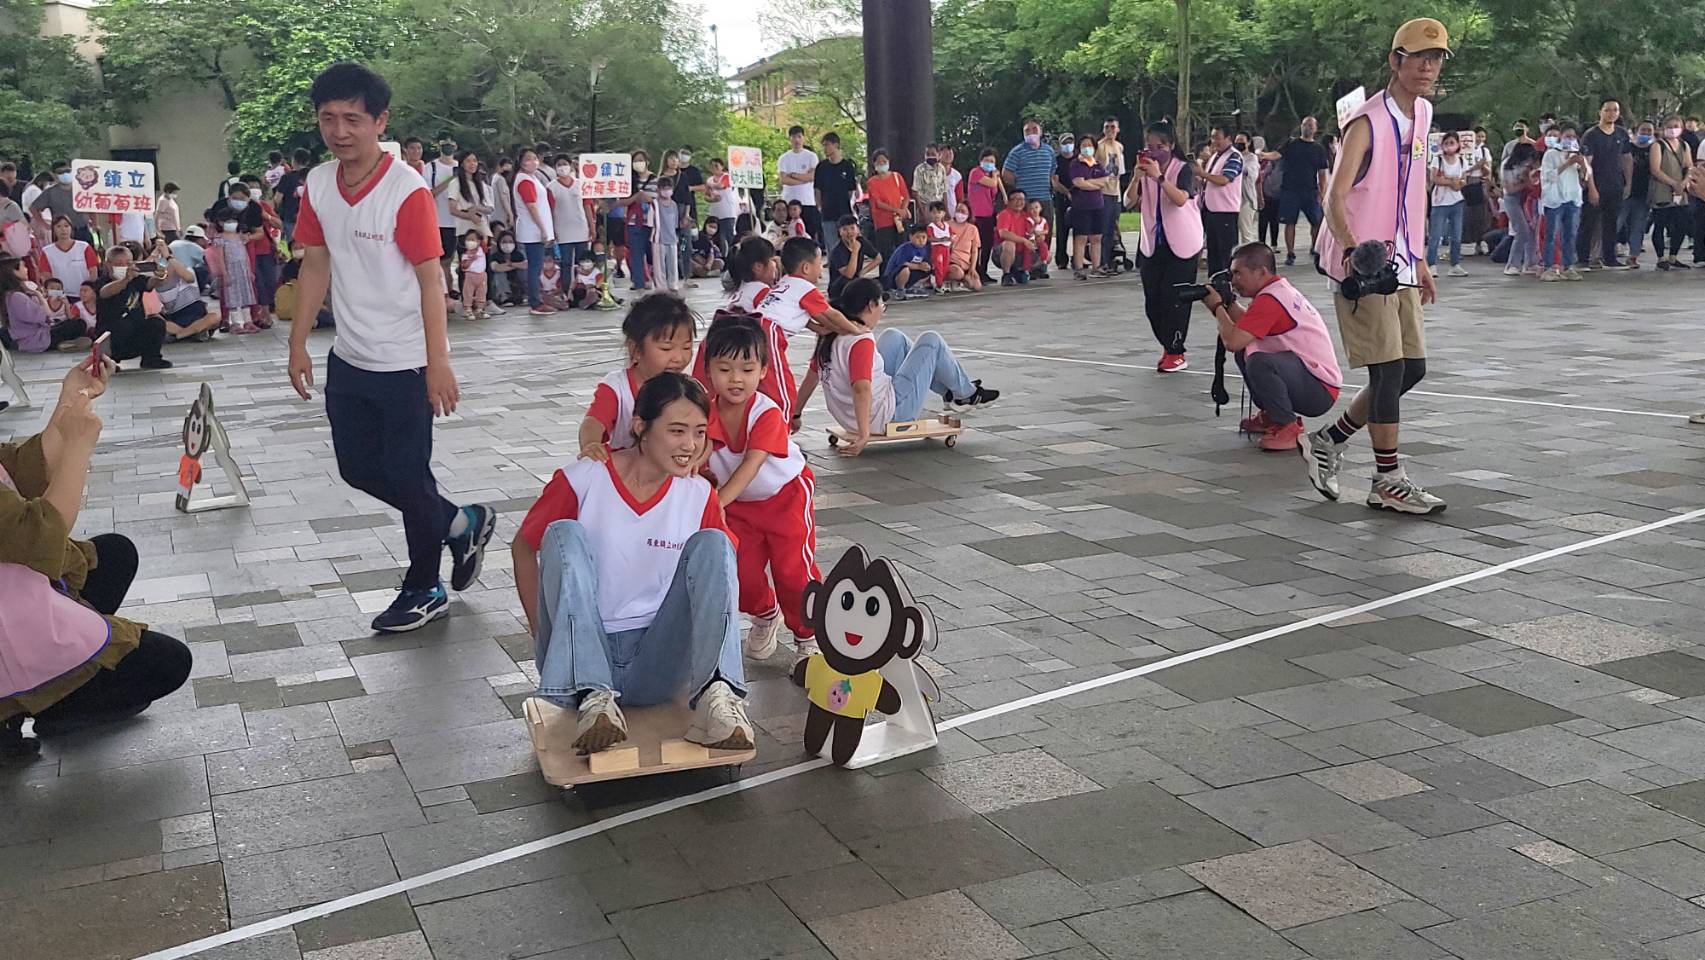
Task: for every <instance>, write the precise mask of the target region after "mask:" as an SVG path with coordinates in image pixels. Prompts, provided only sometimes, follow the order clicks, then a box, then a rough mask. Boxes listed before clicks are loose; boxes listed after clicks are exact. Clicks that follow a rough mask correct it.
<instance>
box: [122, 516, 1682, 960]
mask: <svg viewBox="0 0 1705 960" xmlns="http://www.w3.org/2000/svg"><path fill="white" fill-rule="evenodd" d="M1702 517H1705V508H1702V509H1698V510H1690V511H1688V512H1687V513H1681V514H1676V515H1674V516H1670V517H1665V518H1664V519H1662V520H1654V521H1652V522H1651V523H1646V524H1642V525H1640V526H1638V527H1631V528H1629V529H1627V530H1620V531H1617V532H1616V533H1607V534H1605V535H1603V536H1599V537H1593V538H1592V539H1590V540H1582V541H1580V542H1578V543H1571V544H1567V545H1564V546H1561V547H1553V548H1551V549H1550V550H1544V551H1541V552H1539V553H1536V554H1533V555H1531V556H1526V557H1520V558H1517V559H1515V560H1507V561H1505V562H1503V563H1499V564H1494V565H1493V566H1489V567H1486V568H1484V569H1481V570H1476V571H1474V572H1472V573H1465V574H1462V575H1460V576H1455V577H1451V578H1449V579H1447V580H1440V581H1438V582H1436V583H1430V584H1427V585H1426V586H1422V587H1416V588H1415V589H1413V590H1405V591H1403V592H1402V593H1398V594H1393V595H1392V596H1389V597H1386V598H1385V599H1383V600H1371V601H1369V602H1367V603H1364V604H1360V605H1358V606H1354V607H1347V608H1345V609H1343V610H1335V611H1333V612H1331V613H1323V614H1320V615H1318V616H1314V617H1309V618H1308V619H1307V620H1301V621H1298V622H1296V623H1291V624H1286V625H1284V626H1281V627H1274V628H1273V629H1271V630H1264V631H1262V632H1260V633H1255V634H1250V635H1249V636H1247V637H1240V638H1238V639H1236V640H1227V641H1226V642H1224V643H1220V644H1216V645H1214V646H1211V647H1204V648H1202V649H1200V650H1192V651H1190V652H1188V653H1181V654H1178V655H1177V656H1173V657H1167V658H1166V659H1164V660H1157V661H1155V662H1153V663H1148V664H1144V665H1143V666H1140V667H1133V668H1131V669H1129V670H1122V671H1120V672H1118V673H1112V674H1108V675H1107V676H1105V677H1097V678H1095V679H1093V680H1084V681H1080V682H1078V683H1074V684H1070V685H1069V686H1064V687H1061V688H1059V689H1058V690H1049V691H1046V692H1044V693H1038V694H1033V695H1031V696H1028V697H1020V698H1019V699H1017V700H1012V701H1009V702H1007V703H1002V704H997V705H995V706H992V707H986V708H984V709H982V710H975V711H972V712H971V713H967V714H962V715H960V716H957V717H954V718H953V719H951V720H946V721H943V722H942V723H941V724H940V725H939V727H938V729H941V730H953V729H956V728H958V727H963V726H965V725H967V724H971V723H976V722H977V721H979V720H987V719H989V718H990V717H998V716H1001V715H1003V714H1008V713H1012V712H1013V711H1015V710H1023V709H1026V708H1028V707H1033V706H1036V705H1038V704H1043V703H1050V702H1052V701H1055V700H1059V699H1061V698H1064V697H1069V696H1071V695H1072V694H1075V693H1083V692H1085V691H1088V690H1095V689H1098V688H1100V687H1105V686H1108V685H1109V684H1114V683H1119V682H1121V681H1123V680H1129V679H1131V678H1132V677H1140V676H1143V675H1145V674H1149V673H1154V672H1155V671H1157V670H1165V669H1166V668H1167V667H1175V666H1178V665H1179V664H1183V663H1190V662H1191V661H1194V660H1201V659H1203V658H1205V657H1211V656H1213V655H1215V654H1218V653H1224V652H1226V651H1228V650H1236V649H1237V648H1239V647H1247V646H1249V645H1250V644H1253V643H1259V642H1261V641H1262V640H1269V639H1272V638H1273V637H1278V636H1283V635H1285V634H1288V633H1295V632H1297V631H1298V630H1306V629H1308V628H1309V627H1315V626H1321V625H1323V624H1328V623H1332V622H1334V621H1337V620H1343V619H1346V618H1349V617H1354V616H1359V615H1360V614H1364V613H1368V612H1371V611H1374V610H1379V609H1383V608H1385V607H1389V606H1392V605H1394V604H1398V603H1403V602H1405V601H1408V600H1413V599H1415V598H1417V597H1424V596H1428V595H1430V594H1434V593H1438V592H1439V591H1441V590H1449V589H1452V588H1453V587H1460V586H1462V585H1464V584H1468V583H1474V582H1475V581H1478V580H1485V579H1487V578H1488V577H1495V576H1497V575H1499V574H1501V573H1507V572H1509V571H1511V570H1516V569H1519V568H1521V567H1526V566H1531V565H1533V564H1536V563H1542V562H1544V561H1546V560H1550V559H1553V558H1555V557H1561V556H1564V555H1567V554H1571V553H1578V552H1580V551H1582V550H1590V549H1591V548H1593V547H1597V546H1601V545H1603V544H1606V543H1612V542H1614V541H1617V540H1624V539H1627V538H1629V537H1634V536H1638V535H1640V534H1642V533H1650V532H1651V531H1653V530H1661V529H1663V528H1665V527H1672V526H1675V525H1676V524H1680V523H1690V522H1692V521H1694V520H1698V519H1700V518H1702ZM827 765H828V761H827V760H823V759H821V758H814V759H811V760H806V761H804V762H801V763H796V764H793V765H792V766H788V767H782V768H780V769H778V770H771V771H769V772H768V773H763V774H759V775H757V776H755V777H751V778H750V779H746V780H739V781H736V782H735V783H730V784H724V785H723V786H720V787H712V788H710V789H708V790H701V791H699V792H698V793H690V794H687V795H686V796H682V797H676V798H674V799H672V800H665V801H663V802H661V803H655V804H652V805H651V806H648V807H641V808H639V809H637V810H630V811H628V812H627V813H623V814H619V815H617V816H614V817H611V818H609V819H608V820H600V821H598V822H597V823H589V824H587V825H585V826H583V827H576V828H574V829H573V830H566V831H563V832H562V833H557V834H552V835H551V836H548V837H541V838H539V839H537V840H533V841H529V842H527V843H523V844H519V845H517V846H513V847H509V848H507V849H504V850H498V851H495V852H492V853H488V854H486V855H485V856H482V857H475V858H474V859H472V860H465V861H463V862H461V863H454V864H451V865H450V866H447V867H440V868H439V869H437V870H434V871H432V872H430V873H423V874H420V875H419V876H414V877H409V878H408V879H406V880H398V881H396V882H395V883H388V884H386V885H384V886H382V887H375V888H373V889H372V890H365V891H363V892H361V893H356V894H351V895H349V896H346V897H340V898H339V899H336V900H332V901H328V902H326V903H322V904H319V905H317V906H312V907H304V908H302V909H300V910H293V911H291V912H290V913H285V914H281V915H279V916H276V917H273V918H272V919H270V920H262V921H259V922H257V923H251V924H248V925H247V926H242V927H238V928H236V929H234V930H228V931H226V932H224V933H220V934H215V935H214V936H211V937H204V938H202V939H200V940H195V941H192V942H190V943H186V944H182V945H181V946H176V947H169V948H167V949H165V950H159V951H156V952H154V953H150V954H147V955H146V956H143V957H140V958H138V960H181V958H183V957H192V956H195V955H196V954H198V953H202V952H203V951H206V950H212V949H213V948H215V947H222V946H225V945H227V944H231V943H237V942H240V941H243V940H248V939H250V938H252V937H258V936H261V935H262V934H267V933H271V932H273V931H274V930H282V929H284V928H285V927H289V926H293V925H295V924H298V923H302V922H304V921H307V920H315V919H318V918H320V917H325V916H330V915H331V914H334V913H338V912H340V911H343V910H348V909H349V908H351V907H358V906H361V905H362V904H365V903H372V902H373V901H375V900H380V899H383V898H385V897H390V896H395V895H396V894H399V893H407V892H408V891H410V890H418V889H420V888H421V887H424V886H428V885H430V884H434V883H441V882H443V881H445V880H451V879H454V878H456V877H461V876H465V875H467V874H469V873H473V872H474V871H476V870H483V869H485V868H486V867H491V866H496V865H498V864H500V863H508V862H509V861H511V860H516V859H519V858H521V857H525V856H528V855H530V854H534V853H538V852H539V851H541V850H549V849H551V848H552V847H560V846H562V845H563V844H565V843H572V842H574V841H576V840H583V839H585V838H587V837H591V836H596V835H597V834H600V833H604V832H606V831H608V830H612V829H614V828H616V827H620V826H626V825H627V824H630V823H638V822H640V821H642V820H649V819H650V818H652V817H655V816H659V815H661V814H665V813H669V812H671V811H674V810H680V809H683V808H685V807H691V806H696V805H698V804H701V803H704V802H706V801H707V800H715V799H717V798H719V797H726V796H730V795H733V794H736V793H741V792H743V791H746V790H753V789H756V788H758V787H762V786H766V785H768V784H771V783H776V782H778V781H781V780H787V779H790V778H792V777H796V776H798V775H800V774H802V773H808V772H810V771H812V770H816V769H819V768H821V767H825V766H827Z"/></svg>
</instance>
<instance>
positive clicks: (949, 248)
mask: <svg viewBox="0 0 1705 960" xmlns="http://www.w3.org/2000/svg"><path fill="white" fill-rule="evenodd" d="M928 229H929V265H930V270H931V271H932V275H933V277H934V279H935V288H936V289H937V290H941V289H944V288H945V287H946V286H947V269H948V268H949V267H951V266H952V265H953V225H952V224H950V223H948V222H947V204H945V203H943V202H942V201H940V200H937V201H936V202H934V203H932V204H930V205H929V228H928Z"/></svg>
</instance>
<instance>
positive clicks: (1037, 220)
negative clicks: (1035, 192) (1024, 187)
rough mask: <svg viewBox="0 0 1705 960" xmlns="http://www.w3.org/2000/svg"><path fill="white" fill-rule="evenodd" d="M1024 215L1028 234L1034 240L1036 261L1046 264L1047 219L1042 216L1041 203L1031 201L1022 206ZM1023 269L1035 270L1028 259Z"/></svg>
mask: <svg viewBox="0 0 1705 960" xmlns="http://www.w3.org/2000/svg"><path fill="white" fill-rule="evenodd" d="M1024 215H1025V216H1026V217H1028V218H1029V220H1030V234H1031V236H1033V237H1035V238H1036V249H1037V251H1038V252H1039V255H1038V258H1037V259H1038V261H1039V262H1043V263H1045V262H1047V259H1048V255H1047V254H1048V246H1049V244H1048V218H1047V217H1044V216H1042V201H1040V200H1032V201H1030V202H1029V203H1027V204H1025V205H1024ZM1026 252H1028V251H1026ZM1024 269H1025V270H1026V271H1028V270H1033V269H1035V266H1034V265H1033V264H1032V263H1031V262H1030V261H1029V258H1028V257H1027V258H1026V262H1025V264H1024Z"/></svg>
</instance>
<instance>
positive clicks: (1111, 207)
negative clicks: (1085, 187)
mask: <svg viewBox="0 0 1705 960" xmlns="http://www.w3.org/2000/svg"><path fill="white" fill-rule="evenodd" d="M1081 153H1082V151H1081V150H1080V151H1079V154H1080V155H1081ZM1095 162H1096V163H1097V164H1099V165H1100V166H1101V167H1102V168H1103V169H1104V170H1106V171H1107V177H1106V180H1105V181H1104V182H1103V184H1102V187H1101V195H1102V196H1103V197H1105V198H1106V199H1105V200H1103V201H1102V204H1101V223H1100V225H1099V227H1098V229H1097V231H1096V232H1097V233H1099V234H1100V235H1101V267H1100V269H1098V270H1097V271H1096V273H1098V274H1099V275H1101V276H1108V277H1111V276H1113V275H1115V274H1117V273H1118V272H1119V271H1118V270H1117V269H1116V268H1115V267H1114V266H1113V251H1114V248H1115V247H1117V246H1118V245H1119V214H1120V213H1121V212H1122V211H1123V207H1122V205H1121V204H1120V203H1119V196H1120V193H1121V190H1120V186H1119V181H1120V178H1121V177H1123V176H1124V175H1125V174H1126V173H1129V172H1130V171H1129V168H1128V167H1127V166H1126V164H1125V145H1124V144H1122V143H1120V142H1119V118H1118V117H1108V118H1107V119H1105V120H1103V121H1101V139H1100V140H1097V141H1096V142H1095ZM1060 228H1061V232H1064V228H1065V220H1064V218H1063V217H1062V218H1061V221H1060Z"/></svg>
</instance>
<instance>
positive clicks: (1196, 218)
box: [1124, 120, 1204, 373]
mask: <svg viewBox="0 0 1705 960" xmlns="http://www.w3.org/2000/svg"><path fill="white" fill-rule="evenodd" d="M1195 172H1196V168H1195V167H1193V166H1191V164H1190V163H1189V162H1187V161H1186V160H1185V159H1184V156H1183V154H1182V153H1181V152H1180V151H1179V149H1178V145H1177V140H1176V139H1175V134H1174V133H1173V132H1172V124H1170V123H1167V122H1166V121H1164V120H1160V121H1156V122H1154V123H1151V124H1149V125H1148V129H1146V130H1144V131H1143V153H1142V156H1141V157H1139V158H1138V160H1137V169H1136V175H1135V176H1133V177H1132V178H1131V185H1130V186H1129V187H1127V188H1126V189H1125V195H1124V197H1125V205H1126V206H1140V208H1141V210H1142V216H1143V219H1142V236H1141V237H1140V239H1139V241H1138V249H1140V250H1141V251H1142V254H1143V264H1142V274H1143V312H1144V313H1145V314H1146V315H1147V316H1148V321H1149V329H1150V330H1152V331H1153V332H1154V338H1155V340H1156V341H1158V342H1159V343H1160V350H1161V354H1160V362H1159V363H1158V364H1156V365H1155V369H1156V370H1158V371H1160V372H1161V373H1174V372H1177V371H1180V370H1185V369H1188V368H1189V366H1190V364H1189V361H1188V360H1186V359H1185V356H1184V353H1185V349H1186V348H1185V341H1186V340H1187V339H1188V338H1189V335H1190V304H1189V302H1188V301H1185V300H1181V299H1179V297H1178V291H1177V286H1178V284H1181V283H1193V282H1195V279H1196V265H1197V258H1198V257H1200V256H1201V254H1202V247H1203V246H1204V237H1203V229H1202V213H1201V209H1200V208H1199V207H1198V205H1197V201H1196V198H1195V197H1194V196H1192V193H1193V189H1194V187H1195V185H1196V177H1195Z"/></svg>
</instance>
